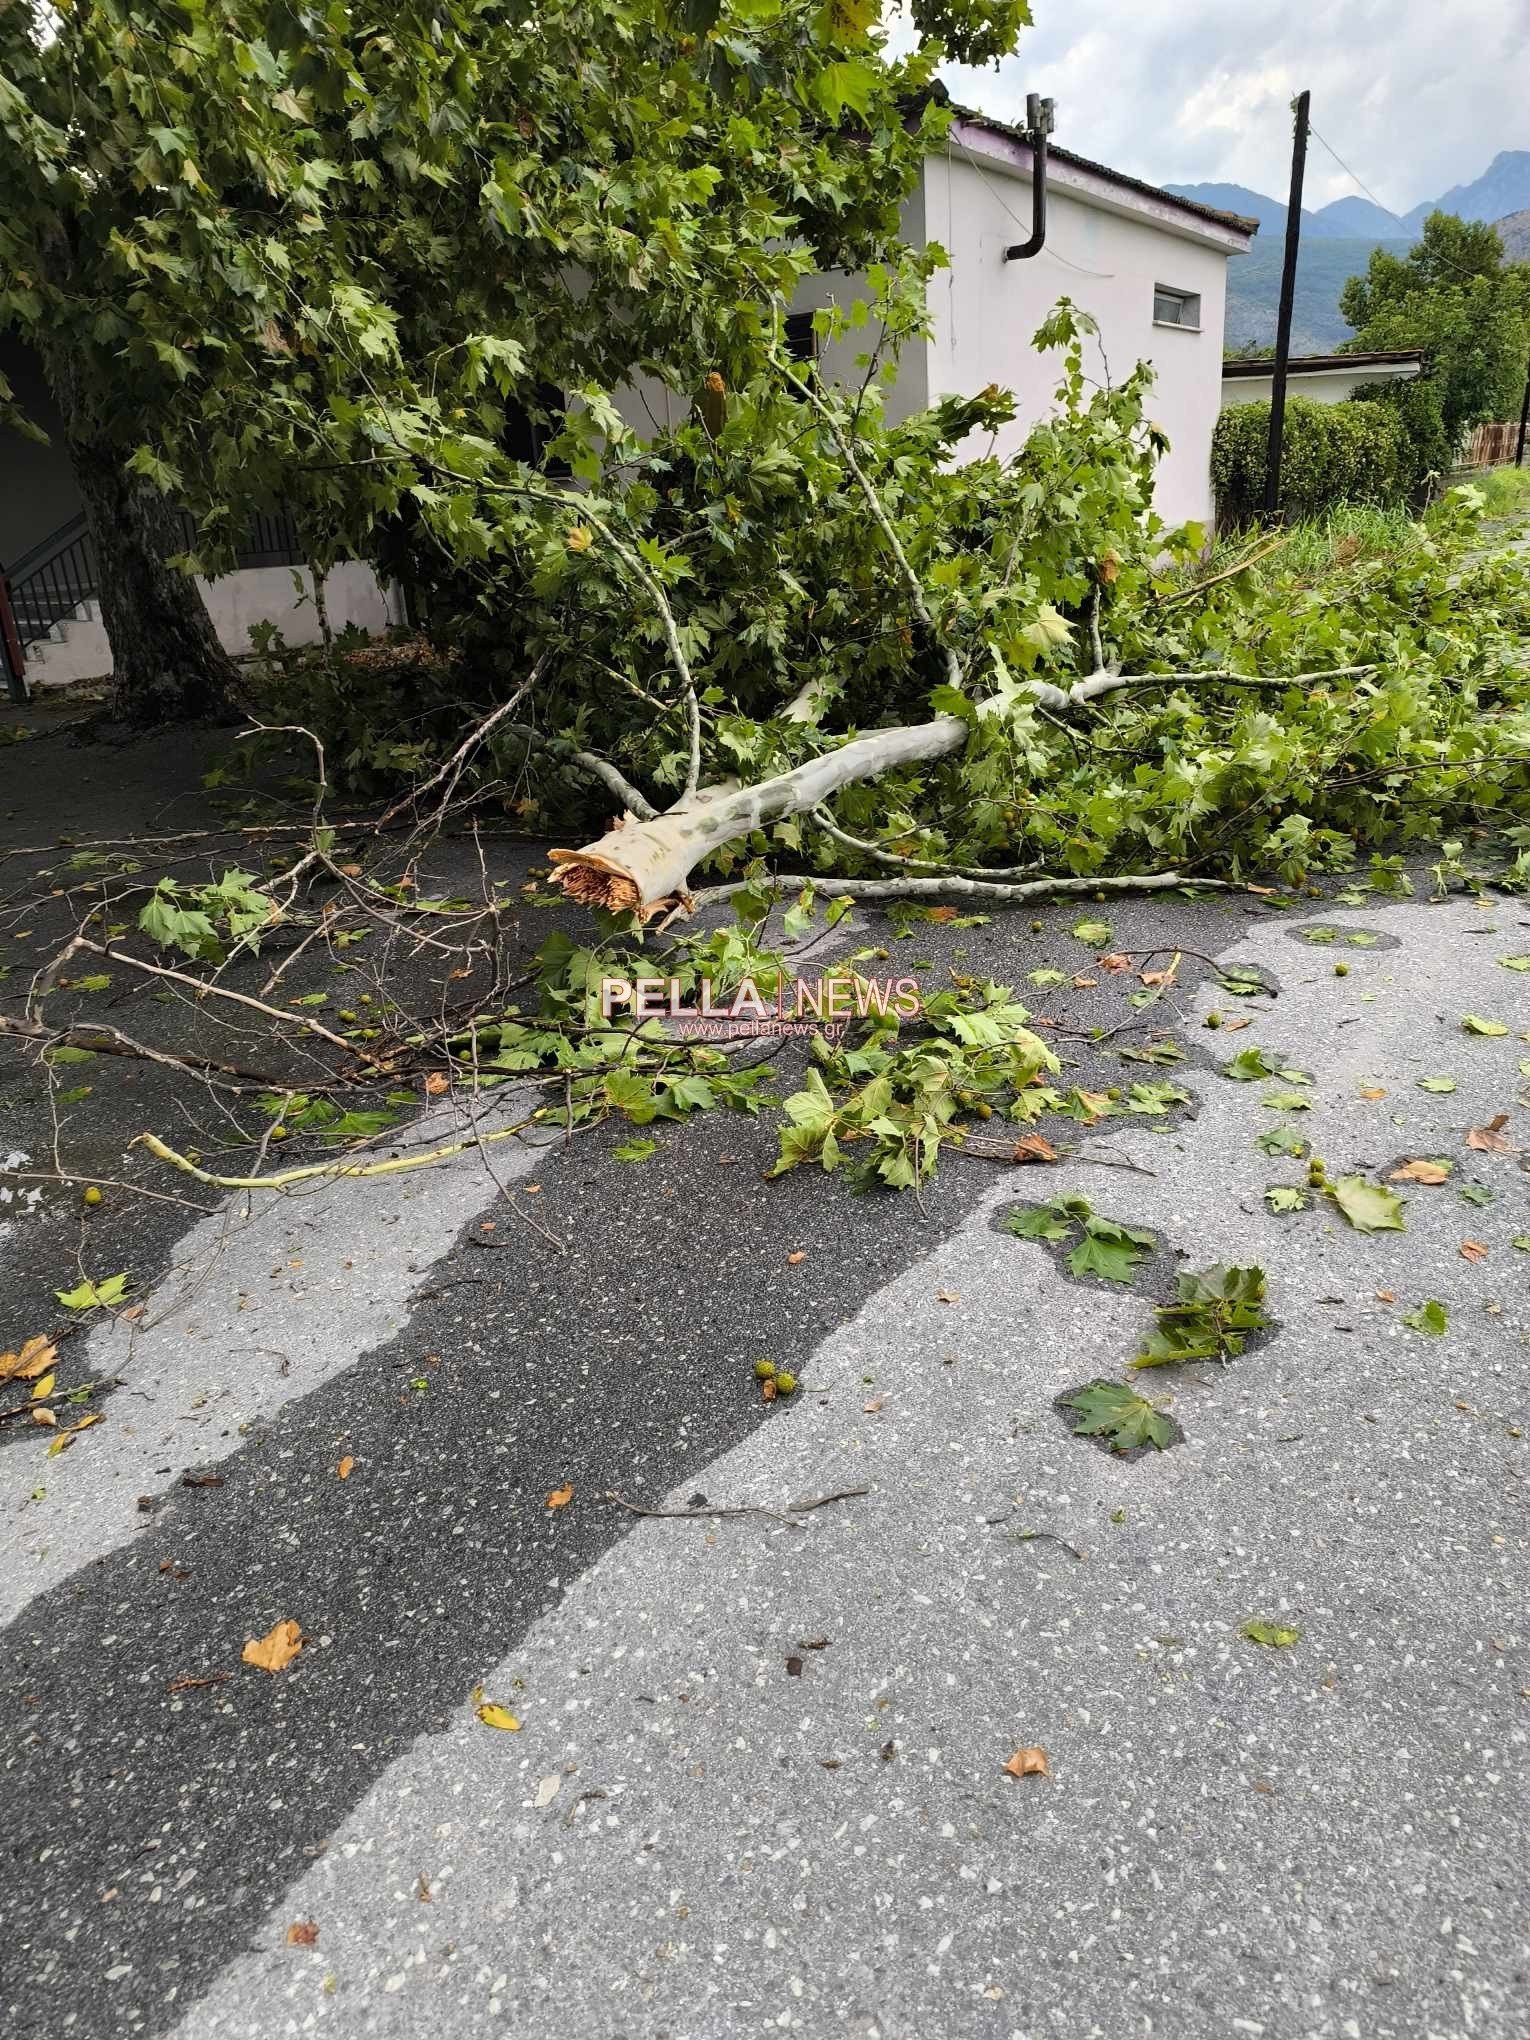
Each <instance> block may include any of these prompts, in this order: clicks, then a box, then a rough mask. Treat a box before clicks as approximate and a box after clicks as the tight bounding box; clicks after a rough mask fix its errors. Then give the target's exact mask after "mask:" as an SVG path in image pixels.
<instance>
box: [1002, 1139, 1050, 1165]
mask: <svg viewBox="0 0 1530 2040" xmlns="http://www.w3.org/2000/svg"><path fill="white" fill-rule="evenodd" d="M1010 1160H1011V1161H1012V1162H1055V1161H1056V1160H1057V1150H1056V1148H1055V1147H1053V1145H1052V1143H1051V1142H1050V1141H1049V1140H1047V1139H1046V1138H1045V1136H1044V1135H1042V1134H1039V1133H1022V1134H1021V1136H1020V1138H1019V1139H1018V1140H1017V1141H1016V1142H1015V1145H1014V1147H1013V1149H1012V1150H1011V1151H1010Z"/></svg>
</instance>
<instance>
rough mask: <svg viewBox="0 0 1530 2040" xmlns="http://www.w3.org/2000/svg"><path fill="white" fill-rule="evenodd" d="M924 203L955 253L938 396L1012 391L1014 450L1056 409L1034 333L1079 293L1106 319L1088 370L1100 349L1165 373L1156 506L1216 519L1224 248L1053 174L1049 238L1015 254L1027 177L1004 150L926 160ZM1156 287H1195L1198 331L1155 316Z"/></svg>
mask: <svg viewBox="0 0 1530 2040" xmlns="http://www.w3.org/2000/svg"><path fill="white" fill-rule="evenodd" d="M1161 210H1162V211H1163V212H1164V213H1167V211H1168V208H1166V207H1165V208H1162V209H1161ZM925 212H926V224H927V228H928V232H929V235H930V238H931V239H932V240H934V241H938V242H939V243H940V244H941V246H942V247H943V248H944V249H945V251H946V253H947V255H948V256H949V257H950V267H949V268H948V269H945V270H942V271H940V272H939V273H938V274H937V275H936V276H935V278H934V280H933V282H932V283H931V286H930V309H931V313H932V315H933V320H934V333H933V335H932V339H931V343H930V350H929V354H930V366H929V383H930V398H931V401H932V402H933V401H936V400H938V399H939V398H940V397H942V396H947V395H970V394H971V393H972V392H973V391H974V390H980V389H982V388H983V387H984V386H985V385H986V384H988V383H991V382H993V383H998V384H999V385H1000V387H1001V388H1003V389H1009V390H1013V391H1014V393H1015V395H1016V397H1017V398H1018V400H1019V417H1018V418H1017V419H1016V421H1015V423H1014V424H1013V425H1011V426H1009V427H1007V428H1005V430H1004V431H1003V432H1001V433H1000V434H999V435H998V439H997V450H998V451H999V452H1000V453H1001V454H1006V453H1012V452H1014V451H1015V450H1016V448H1017V447H1018V446H1019V445H1020V443H1021V442H1022V441H1023V440H1024V438H1025V435H1026V432H1027V430H1028V429H1029V427H1030V426H1031V425H1033V424H1035V422H1036V421H1037V419H1039V418H1041V417H1042V416H1044V415H1045V413H1046V412H1047V411H1048V410H1050V408H1051V406H1052V399H1053V391H1054V390H1055V388H1056V385H1057V379H1058V370H1059V367H1060V361H1061V357H1060V356H1059V355H1058V354H1056V353H1052V354H1046V355H1042V354H1038V353H1037V352H1036V351H1035V349H1034V348H1033V347H1032V346H1031V344H1030V342H1031V336H1032V334H1033V333H1034V332H1035V330H1036V328H1037V327H1038V326H1039V325H1040V324H1041V322H1042V320H1043V319H1044V318H1045V316H1046V314H1047V313H1048V312H1049V311H1050V310H1051V308H1052V306H1053V305H1054V304H1056V302H1057V300H1058V299H1059V298H1060V297H1064V296H1066V297H1070V298H1072V300H1073V301H1074V303H1075V304H1077V305H1079V306H1081V307H1082V308H1083V309H1084V310H1085V311H1087V312H1091V313H1092V314H1093V315H1094V317H1095V318H1096V319H1097V320H1098V321H1099V324H1100V335H1099V342H1098V344H1097V345H1096V344H1093V343H1091V344H1090V345H1089V346H1088V347H1087V348H1086V352H1085V368H1086V372H1087V373H1091V374H1094V375H1101V374H1103V361H1102V357H1101V353H1100V351H1099V350H1100V348H1103V350H1104V359H1105V360H1108V362H1109V369H1110V374H1111V375H1112V376H1113V377H1115V378H1116V379H1117V380H1119V379H1120V378H1121V377H1123V376H1124V375H1126V374H1127V372H1128V371H1129V370H1130V369H1131V368H1133V367H1134V366H1135V365H1136V363H1137V362H1138V361H1139V360H1146V361H1151V362H1152V363H1153V366H1154V368H1155V369H1156V370H1157V380H1156V382H1155V384H1154V386H1153V389H1152V391H1151V392H1150V394H1149V397H1148V405H1147V410H1148V416H1149V417H1150V418H1152V419H1153V420H1154V421H1155V422H1156V423H1157V424H1159V425H1161V426H1162V428H1163V430H1164V431H1165V433H1166V434H1167V435H1168V438H1169V442H1170V451H1169V453H1168V454H1167V455H1166V456H1165V457H1164V459H1163V462H1162V464H1161V465H1160V467H1159V470H1158V481H1157V488H1156V491H1155V507H1156V508H1157V510H1158V512H1159V515H1160V516H1162V517H1163V518H1165V519H1166V520H1167V521H1168V522H1169V523H1171V524H1177V523H1180V522H1182V521H1184V520H1185V519H1187V518H1199V519H1201V520H1203V521H1206V520H1209V519H1210V517H1211V513H1212V501H1211V478H1210V472H1209V466H1210V458H1211V434H1212V430H1213V428H1214V426H1215V424H1216V420H1217V413H1218V411H1219V410H1220V408H1221V403H1222V326H1223V312H1224V307H1225V302H1226V293H1227V261H1228V251H1227V250H1226V249H1224V248H1222V247H1217V246H1206V245H1204V244H1203V243H1202V242H1201V241H1200V240H1199V239H1197V238H1189V237H1186V236H1184V235H1182V234H1180V233H1178V232H1176V231H1173V230H1172V227H1170V226H1169V225H1166V224H1165V222H1164V220H1162V219H1158V220H1155V219H1151V218H1146V217H1130V216H1126V215H1123V214H1120V213H1115V212H1109V211H1106V210H1104V209H1102V208H1101V207H1100V206H1098V205H1095V204H1088V203H1085V202H1084V201H1083V199H1082V198H1081V197H1080V196H1078V195H1070V194H1069V193H1068V192H1067V191H1066V189H1065V188H1063V186H1062V183H1061V178H1060V176H1058V175H1054V176H1053V178H1052V179H1051V181H1050V188H1049V193H1048V220H1047V239H1046V246H1045V247H1044V248H1043V250H1042V252H1041V254H1040V255H1038V256H1035V257H1033V258H1032V259H1031V260H1029V261H1025V262H1006V261H1005V260H1004V250H1005V248H1006V247H1007V246H1009V245H1010V244H1012V243H1013V242H1016V241H1024V240H1026V239H1027V238H1028V237H1029V234H1030V220H1031V187H1030V181H1029V178H1028V177H1027V176H1023V175H1020V174H1018V173H1017V172H1016V171H1015V170H1014V169H1012V168H1009V167H1006V165H1005V164H1003V163H1002V162H1000V161H999V160H997V159H985V160H983V161H982V162H981V167H979V166H978V165H977V164H975V163H973V162H972V161H970V160H967V158H966V157H965V156H960V155H957V154H956V153H955V152H953V153H952V154H950V155H946V156H932V157H931V158H930V159H929V161H928V163H927V164H926V167H925ZM1155 284H1167V285H1169V286H1171V287H1172V288H1173V289H1175V290H1180V291H1193V292H1196V293H1198V294H1199V296H1200V300H1201V326H1200V330H1199V331H1198V332H1192V331H1190V330H1188V329H1186V328H1183V327H1171V326H1160V325H1156V324H1155V323H1154V320H1153V286H1154V285H1155Z"/></svg>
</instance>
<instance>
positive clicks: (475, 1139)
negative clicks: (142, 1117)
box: [128, 1113, 538, 1190]
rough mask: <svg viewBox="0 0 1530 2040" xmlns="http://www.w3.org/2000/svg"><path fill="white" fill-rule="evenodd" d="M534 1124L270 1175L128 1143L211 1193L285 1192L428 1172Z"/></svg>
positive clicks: (144, 1140) (146, 1140)
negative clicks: (223, 1169) (224, 1171)
mask: <svg viewBox="0 0 1530 2040" xmlns="http://www.w3.org/2000/svg"><path fill="white" fill-rule="evenodd" d="M537 1123H538V1121H537V1116H536V1114H535V1113H532V1114H531V1115H530V1116H529V1117H527V1118H525V1119H521V1120H518V1121H517V1122H516V1124H515V1125H514V1126H501V1127H496V1128H495V1129H494V1131H493V1132H492V1133H480V1134H475V1135H472V1136H470V1137H469V1138H468V1139H466V1140H453V1141H448V1142H446V1143H445V1145H444V1146H442V1147H437V1148H428V1149H427V1150H426V1151H425V1152H424V1153H423V1154H418V1155H394V1156H391V1157H390V1158H389V1160H387V1161H386V1162H346V1161H343V1160H340V1159H338V1158H337V1159H336V1160H335V1161H332V1162H309V1163H307V1164H306V1165H305V1166H304V1167H302V1168H297V1169H279V1170H278V1171H277V1173H276V1174H275V1175H274V1176H219V1175H215V1174H214V1173H213V1171H212V1170H211V1169H204V1168H201V1167H199V1166H198V1164H197V1163H196V1162H194V1161H192V1159H191V1157H190V1156H189V1155H183V1154H179V1153H177V1151H176V1150H175V1149H174V1148H173V1147H170V1146H169V1145H168V1144H167V1143H166V1142H165V1141H162V1140H161V1139H160V1138H159V1136H158V1134H154V1133H140V1134H138V1135H137V1136H136V1137H135V1138H134V1139H133V1140H132V1141H130V1142H129V1143H128V1144H129V1146H130V1147H146V1148H147V1149H148V1150H149V1153H150V1154H151V1155H157V1156H158V1157H159V1159H160V1160H161V1161H162V1162H168V1163H169V1164H170V1166H171V1167H172V1168H174V1169H179V1170H181V1172H182V1173H183V1174H184V1175H187V1176H195V1177H196V1179H197V1181H198V1182H199V1183H210V1184H211V1185H212V1187H213V1188H214V1189H215V1190H287V1189H290V1188H291V1187H292V1185H293V1184H294V1183H316V1182H319V1181H320V1180H321V1179H323V1180H326V1181H329V1182H338V1181H340V1180H341V1178H343V1177H347V1176H402V1175H404V1174H406V1173H407V1172H408V1171H409V1170H411V1169H428V1168H430V1167H431V1166H432V1165H433V1164H434V1163H436V1162H449V1161H451V1160H453V1159H454V1158H455V1157H456V1156H457V1155H463V1154H467V1153H468V1152H469V1151H470V1150H471V1149H473V1148H484V1147H492V1146H493V1145H494V1144H495V1142H497V1141H502V1140H514V1139H515V1138H516V1136H517V1135H518V1134H522V1133H524V1132H525V1131H526V1129H527V1127H528V1126H534V1125H536V1124H537Z"/></svg>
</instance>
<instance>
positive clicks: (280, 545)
mask: <svg viewBox="0 0 1530 2040" xmlns="http://www.w3.org/2000/svg"><path fill="white" fill-rule="evenodd" d="M176 518H177V521H178V523H179V525H180V529H181V534H182V538H183V540H184V544H185V547H186V550H187V551H188V552H189V551H191V550H192V548H193V547H194V546H195V544H196V539H197V527H196V521H195V519H194V518H193V517H192V515H191V513H190V512H189V511H187V510H178V511H177V512H176ZM302 558H303V554H302V549H301V547H300V546H299V544H298V536H297V530H296V527H295V526H294V524H293V522H292V518H291V515H290V514H289V513H288V512H287V511H285V510H278V511H273V512H268V511H257V512H256V513H255V514H254V516H253V517H252V518H251V519H250V524H249V528H248V530H247V531H246V532H245V534H244V544H243V545H242V546H241V547H240V548H239V549H238V551H237V552H236V553H235V555H234V564H235V566H236V567H283V566H298V565H300V564H301V563H302ZM0 578H3V579H4V581H5V582H6V583H8V587H7V591H6V592H7V594H8V596H9V613H10V618H11V621H12V625H13V629H14V635H15V638H16V641H17V644H18V646H19V649H20V650H21V651H22V652H25V650H26V648H27V646H28V645H31V644H35V643H36V642H37V640H38V639H39V638H43V637H46V636H47V634H48V632H49V631H50V630H52V629H53V627H54V625H55V624H58V623H63V622H67V621H68V619H69V618H70V617H72V616H73V615H74V613H75V611H76V610H77V609H79V608H80V606H81V605H82V604H83V603H86V602H89V601H90V599H91V598H92V596H94V595H96V594H97V593H99V590H100V574H99V570H98V565H97V560H96V548H95V540H94V539H93V538H92V536H91V534H90V530H89V527H88V526H87V524H86V520H85V513H84V512H83V511H81V512H80V514H79V515H78V516H76V517H71V518H70V519H69V521H68V522H67V523H66V524H61V525H60V526H59V527H58V529H57V530H56V531H54V532H50V533H49V535H48V536H47V537H46V538H44V539H41V540H39V542H38V543H37V544H36V545H34V546H33V547H32V548H31V549H30V551H28V552H24V553H23V554H22V555H21V557H20V558H19V559H18V560H16V561H14V562H13V564H12V565H11V566H10V568H9V569H4V568H0ZM7 677H12V676H10V675H9V674H8V676H7ZM14 677H15V679H16V680H18V681H19V676H14Z"/></svg>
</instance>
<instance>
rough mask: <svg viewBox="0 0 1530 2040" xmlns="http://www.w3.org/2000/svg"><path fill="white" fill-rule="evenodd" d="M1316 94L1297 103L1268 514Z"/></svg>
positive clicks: (1276, 504)
mask: <svg viewBox="0 0 1530 2040" xmlns="http://www.w3.org/2000/svg"><path fill="white" fill-rule="evenodd" d="M1311 110H1312V94H1311V93H1310V92H1301V93H1298V94H1297V97H1296V100H1295V102H1294V111H1295V114H1296V130H1295V134H1294V137H1293V139H1292V143H1291V202H1290V204H1289V206H1288V207H1287V208H1286V259H1285V264H1284V267H1283V268H1282V269H1281V272H1280V315H1279V318H1278V319H1277V321H1276V326H1275V379H1274V381H1273V382H1272V383H1271V385H1270V444H1269V450H1268V452H1267V453H1266V455H1265V466H1264V514H1265V516H1266V517H1269V518H1275V517H1278V516H1279V515H1280V454H1281V445H1282V442H1283V441H1284V439H1285V432H1286V365H1287V363H1288V362H1289V361H1290V359H1291V310H1292V307H1293V305H1294V304H1295V302H1296V257H1297V251H1298V250H1299V248H1300V247H1301V238H1302V181H1303V179H1304V177H1305V176H1306V172H1307V128H1308V116H1309V114H1310V113H1311Z"/></svg>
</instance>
